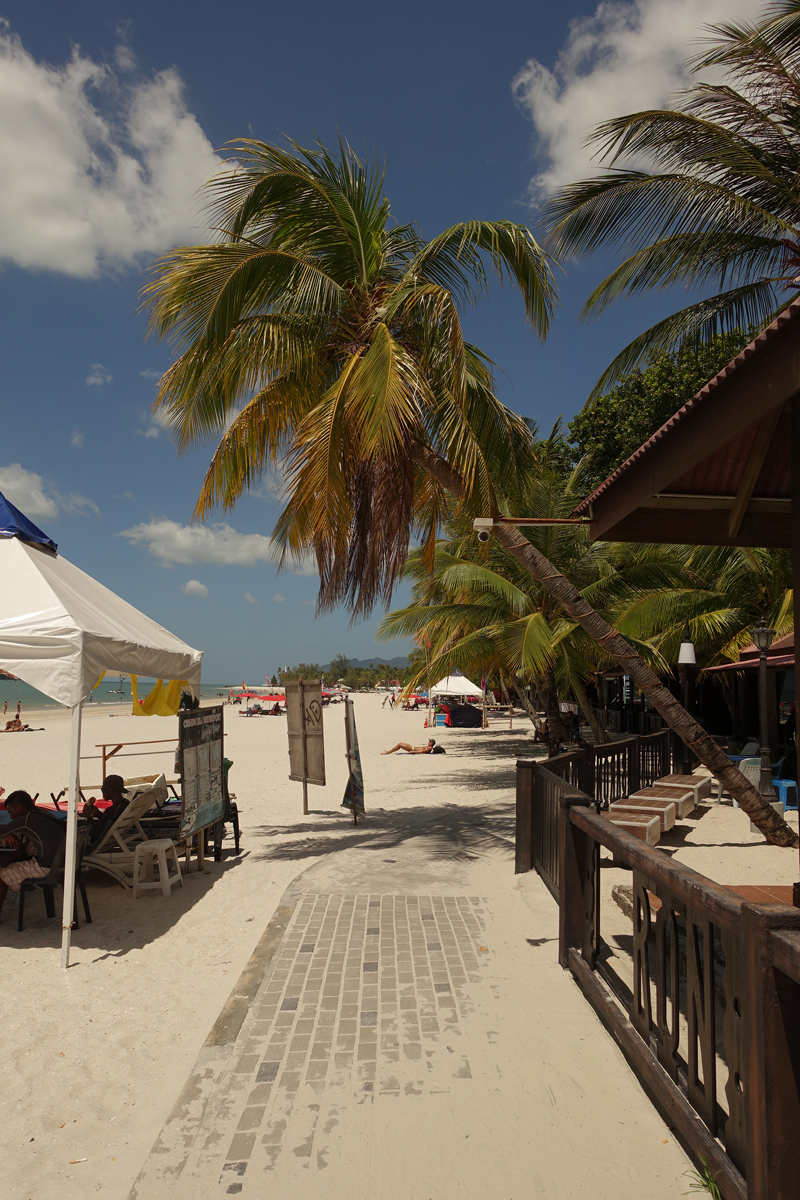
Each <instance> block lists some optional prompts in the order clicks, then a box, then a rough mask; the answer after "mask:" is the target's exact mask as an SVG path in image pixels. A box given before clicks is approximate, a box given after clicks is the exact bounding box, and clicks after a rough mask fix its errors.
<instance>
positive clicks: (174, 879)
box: [132, 838, 184, 900]
mask: <svg viewBox="0 0 800 1200" xmlns="http://www.w3.org/2000/svg"><path fill="white" fill-rule="evenodd" d="M170 866H172V867H174V870H173V871H170ZM155 867H158V879H155V878H154V869H155ZM176 883H179V884H180V885H181V887H183V886H184V884H183V875H181V864H180V863H179V862H178V854H177V850H176V847H175V843H174V842H173V841H172V840H171V839H170V838H158V839H155V840H152V841H147V842H139V845H138V846H137V847H136V850H135V851H134V856H133V883H132V887H133V898H134V900H135V899H136V898H137V897H138V895H139V892H146V891H151V890H153V889H156V888H158V889H160V891H161V894H162V896H170V895H172V887H173V885H174V884H176Z"/></svg>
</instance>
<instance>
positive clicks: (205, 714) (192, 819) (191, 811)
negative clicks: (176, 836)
mask: <svg viewBox="0 0 800 1200" xmlns="http://www.w3.org/2000/svg"><path fill="white" fill-rule="evenodd" d="M178 728H179V738H180V758H181V837H182V838H187V837H191V835H192V834H194V833H197V832H199V831H200V830H201V829H205V828H206V826H208V825H213V824H214V823H215V821H221V820H222V818H223V816H224V815H225V795H224V791H223V779H222V737H223V728H222V705H221V704H220V705H215V707H214V708H202V709H195V710H194V711H191V712H179V713H178Z"/></svg>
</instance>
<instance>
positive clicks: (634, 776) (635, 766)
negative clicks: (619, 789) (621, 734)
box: [628, 733, 641, 796]
mask: <svg viewBox="0 0 800 1200" xmlns="http://www.w3.org/2000/svg"><path fill="white" fill-rule="evenodd" d="M640 780H641V771H640V764H639V735H638V733H635V734H634V735H633V745H632V746H631V748H630V750H629V751H628V795H629V796H632V795H633V793H634V792H638V791H639V784H640Z"/></svg>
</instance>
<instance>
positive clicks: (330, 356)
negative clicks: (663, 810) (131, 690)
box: [144, 141, 796, 844]
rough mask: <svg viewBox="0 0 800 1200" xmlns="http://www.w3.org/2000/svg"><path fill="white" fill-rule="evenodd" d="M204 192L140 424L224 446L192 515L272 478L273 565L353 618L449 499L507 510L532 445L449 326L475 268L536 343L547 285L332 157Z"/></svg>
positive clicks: (536, 557) (542, 259) (174, 277)
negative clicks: (206, 213)
mask: <svg viewBox="0 0 800 1200" xmlns="http://www.w3.org/2000/svg"><path fill="white" fill-rule="evenodd" d="M235 149H236V152H237V154H238V161H237V162H236V164H235V166H234V168H233V169H232V170H230V171H227V172H225V173H223V174H222V175H220V176H219V177H217V178H216V179H215V180H214V181H212V183H211V184H210V185H209V186H210V193H211V206H210V207H211V213H212V221H213V224H214V227H215V228H216V229H217V231H218V237H219V240H218V241H217V242H216V243H212V244H211V245H203V246H189V247H183V248H180V249H177V250H174V251H172V252H171V253H169V254H167V255H165V256H164V257H163V258H161V259H160V260H159V261H158V262H157V263H156V265H155V267H154V271H153V274H152V277H151V280H150V282H149V283H148V285H147V287H146V289H145V293H144V300H145V303H146V304H147V305H148V306H149V308H150V320H151V329H153V330H154V331H155V332H156V333H157V334H158V335H159V336H161V337H163V338H167V339H170V340H171V341H172V343H173V345H174V346H175V347H176V349H177V350H178V351H179V355H178V358H177V360H176V362H175V363H174V365H173V366H172V367H171V368H170V369H169V370H168V371H167V373H166V374H165V376H164V377H163V379H162V381H161V385H160V389H159V393H158V398H157V401H156V405H155V407H156V408H157V409H158V410H160V411H161V412H162V414H163V415H164V417H165V419H166V421H167V424H168V425H169V427H170V428H171V430H172V433H173V436H174V438H175V440H176V441H177V444H178V446H179V447H180V448H187V447H189V446H192V445H195V444H197V443H198V442H203V441H207V440H209V439H212V438H219V442H218V445H217V449H216V451H215V452H214V455H213V458H212V461H211V465H210V467H209V469H208V472H207V475H206V478H205V482H204V484H203V488H202V491H201V494H200V498H199V500H198V504H197V510H196V511H197V514H198V515H199V516H201V517H202V516H205V515H206V514H207V513H208V512H210V511H211V509H212V508H213V507H215V506H216V505H218V504H221V505H222V506H223V507H225V508H230V507H231V506H233V505H234V504H235V502H236V500H237V499H238V498H239V496H240V495H241V494H242V492H243V491H244V490H246V489H247V488H248V487H249V486H250V485H251V483H255V482H257V481H258V480H260V479H261V477H262V476H263V474H264V472H265V471H268V470H277V471H278V474H279V477H280V479H281V485H280V486H281V490H282V495H283V498H284V500H285V506H284V509H283V512H282V513H281V515H280V517H279V519H278V523H277V526H276V529H275V532H274V536H275V538H276V541H277V543H278V545H279V547H281V549H282V552H283V554H284V556H285V557H286V556H291V555H302V554H307V553H313V554H314V555H315V556H316V561H317V565H318V568H319V573H320V593H319V605H320V607H321V608H327V607H332V606H333V605H334V604H337V603H341V602H344V603H346V604H347V605H348V606H349V607H350V608H351V609H352V610H353V613H354V616H357V615H364V614H366V613H368V612H369V611H370V610H371V608H372V607H373V606H374V604H375V603H376V601H377V600H378V599H383V600H384V601H385V602H388V600H389V598H390V596H391V593H392V588H393V585H394V584H395V582H396V580H397V578H398V576H399V574H400V572H401V571H402V568H403V564H404V562H405V559H406V556H407V552H408V547H409V542H410V537H411V534H412V532H416V533H417V534H418V535H419V536H420V537H421V538H422V540H423V543H424V545H425V546H426V550H427V553H428V561H429V563H432V558H433V551H434V547H435V537H436V529H437V527H438V524H439V521H440V517H442V516H443V515H444V513H445V510H446V505H447V503H448V496H449V498H450V500H451V501H453V500H454V501H455V502H456V504H457V505H458V506H460V508H461V511H462V512H463V513H464V514H465V515H468V516H479V515H480V516H486V515H492V516H495V515H497V514H498V512H499V506H498V500H497V491H496V488H497V489H500V490H501V491H503V492H505V493H507V494H509V495H516V490H517V486H518V481H519V479H520V478H521V475H522V474H523V471H524V470H525V469H526V468H528V467H529V466H530V462H531V454H532V437H531V432H530V430H529V429H528V426H527V425H526V423H525V422H524V421H523V420H521V419H520V418H519V417H516V416H514V415H513V414H512V413H510V412H509V411H508V409H506V408H505V407H504V406H503V405H501V404H500V403H499V402H498V401H497V399H496V398H495V396H494V394H493V392H492V375H491V367H492V364H491V363H490V361H489V360H488V359H487V358H486V357H485V356H484V355H482V354H481V353H480V351H479V350H477V349H476V348H475V347H474V346H471V345H469V344H468V343H466V342H464V340H463V337H462V333H461V324H460V312H461V310H462V309H463V307H464V306H465V305H466V304H468V303H471V302H472V301H473V300H474V299H475V297H476V296H477V295H478V294H480V293H481V292H482V291H484V290H485V288H486V286H487V283H488V274H487V269H488V270H491V271H492V272H495V271H496V272H497V274H498V276H499V277H500V279H501V280H502V279H503V278H504V277H505V276H508V277H509V278H510V279H511V280H512V281H513V282H514V283H515V284H516V286H517V287H518V288H519V290H520V292H521V295H522V298H523V302H524V305H525V311H526V315H527V317H528V320H529V321H530V323H531V324H532V326H533V327H534V329H535V330H536V331H537V332H538V333H539V334H540V336H544V334H545V333H546V331H547V327H548V323H549V320H550V316H551V312H552V308H553V304H554V295H555V294H554V287H553V281H552V276H551V273H550V269H549V265H548V262H547V259H546V256H545V255H544V253H543V252H542V251H541V249H540V248H539V246H538V245H537V243H536V242H535V240H534V239H533V237H532V235H531V234H530V233H529V232H528V230H527V229H524V228H522V227H521V226H518V225H513V224H511V223H510V222H505V221H500V222H486V221H470V222H464V223H461V224H458V225H454V226H452V227H451V228H450V229H448V230H445V232H444V233H442V234H440V235H439V236H438V237H436V238H434V239H433V241H431V242H427V243H426V242H424V241H423V240H422V238H421V236H420V234H419V231H418V230H417V228H416V227H415V226H409V225H406V226H399V227H393V226H392V225H391V223H390V213H389V203H388V201H387V200H386V198H385V196H384V195H383V190H382V187H383V179H382V176H381V175H380V174H379V172H377V170H376V169H375V168H374V167H369V166H365V165H364V164H363V163H361V162H360V161H359V159H358V158H357V157H356V156H355V155H354V154H353V152H352V151H351V150H350V149H349V147H347V146H343V145H340V154H339V157H338V158H334V157H333V156H332V155H331V154H329V153H328V151H326V150H325V149H324V148H323V147H319V148H318V149H316V150H314V151H307V150H303V149H302V148H301V147H298V146H295V147H294V153H289V152H287V151H283V150H280V149H278V148H276V147H274V146H270V145H267V144H266V143H264V142H253V141H248V142H243V143H239V144H238V145H237V146H236V147H235ZM497 537H498V540H499V541H500V542H501V544H502V545H504V546H505V547H506V548H507V549H508V550H509V551H510V552H511V553H512V555H513V556H514V557H515V558H517V559H518V560H519V561H520V562H521V563H522V564H523V565H524V567H525V569H526V570H528V571H529V572H530V573H531V574H532V575H533V576H534V577H535V578H536V579H537V580H538V581H539V582H540V583H542V585H543V586H544V587H545V589H546V590H547V591H548V593H549V594H550V595H552V596H553V597H554V598H555V599H556V600H557V601H558V602H559V603H560V604H561V605H562V607H563V608H564V609H565V611H566V613H567V615H568V616H569V617H571V618H573V619H575V620H576V621H577V622H578V623H579V624H580V625H581V627H582V628H583V629H584V630H585V631H586V632H587V633H588V634H589V636H590V637H592V638H594V640H595V641H599V642H600V644H601V645H602V646H603V648H604V649H605V650H607V651H608V652H609V653H610V654H611V655H613V656H614V657H615V658H616V659H617V660H618V661H622V662H624V663H625V666H626V670H627V671H628V673H629V674H631V675H632V677H633V678H634V681H635V682H636V683H637V684H638V686H640V687H641V688H642V689H643V690H644V691H645V692H646V693H647V694H648V695H649V696H650V698H651V700H652V701H653V704H654V707H655V708H657V709H658V711H659V712H661V713H662V715H663V716H664V717H665V719H666V720H667V722H668V724H670V725H671V726H672V728H674V729H675V730H676V731H677V732H678V733H679V734H680V736H681V737H683V738H684V739H685V740H688V741H690V743H691V744H692V745H693V748H694V749H695V752H696V753H697V756H698V758H700V759H701V761H703V762H704V763H706V765H707V766H709V767H710V768H711V769H712V770H713V771H714V772H715V773H716V774H718V775H720V777H721V778H722V779H723V782H724V783H725V786H726V787H727V788H728V790H729V791H731V792H732V794H733V795H734V796H735V797H736V799H737V800H738V801H739V803H740V804H741V806H742V808H743V809H744V810H745V811H746V812H747V813H749V814H751V815H752V817H753V820H754V821H755V822H756V823H757V824H758V826H759V828H760V829H762V831H763V832H764V834H765V836H767V837H768V838H770V839H771V840H773V841H777V842H781V843H782V844H784V843H785V844H793V841H794V840H796V839H795V835H794V834H793V833H792V831H791V830H790V829H789V828H788V826H786V825H785V823H784V822H783V821H782V820H781V818H779V817H778V816H777V814H776V813H775V812H774V811H773V810H772V809H771V808H770V807H769V806H768V805H766V804H765V803H763V801H762V800H761V798H760V796H759V795H758V793H757V792H756V790H755V789H754V788H753V787H752V786H750V785H749V784H748V783H747V781H746V780H745V779H744V777H743V776H742V775H741V774H740V772H738V771H737V770H736V769H735V768H734V767H733V765H732V764H731V763H730V762H729V760H728V759H727V758H726V757H725V755H724V754H722V752H721V751H720V750H719V747H718V746H717V745H716V743H715V742H713V740H712V739H710V738H707V737H706V735H705V734H704V733H703V731H702V729H701V728H700V727H699V726H698V725H697V724H696V722H694V721H693V720H692V718H690V717H689V716H688V714H687V713H685V712H684V711H683V709H681V707H680V705H678V704H677V702H676V701H675V700H674V699H673V697H672V696H670V694H669V692H667V690H666V689H665V688H662V687H661V685H660V684H659V682H658V679H657V678H656V676H655V675H653V673H652V672H651V671H650V670H649V668H648V667H647V666H646V664H645V663H644V662H642V661H641V660H640V658H639V656H638V655H637V654H636V653H635V652H634V651H633V650H632V648H631V647H630V646H629V644H628V643H627V642H626V641H625V640H624V639H623V638H621V637H620V636H619V635H618V634H616V633H615V631H614V630H612V629H611V628H610V626H609V625H608V624H607V622H605V621H604V620H603V618H602V617H600V616H599V615H598V614H597V613H595V612H594V611H593V610H592V608H591V607H590V605H589V604H588V603H587V601H586V600H585V599H584V598H583V597H581V595H580V593H579V592H578V591H577V590H576V589H575V588H574V587H573V586H572V585H571V584H570V583H568V581H567V580H566V579H565V578H564V576H563V575H562V574H561V573H560V572H558V571H556V569H555V567H553V565H552V563H550V562H549V561H548V559H547V558H546V557H545V555H544V554H542V553H541V552H540V551H539V550H538V549H537V548H536V547H535V546H534V545H533V544H532V543H531V542H530V541H529V540H528V539H527V538H526V537H524V536H523V535H522V534H520V533H518V532H517V531H516V530H514V529H512V528H508V527H503V528H500V529H499V530H498V531H497Z"/></svg>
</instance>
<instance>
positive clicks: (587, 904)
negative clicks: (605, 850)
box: [558, 794, 599, 970]
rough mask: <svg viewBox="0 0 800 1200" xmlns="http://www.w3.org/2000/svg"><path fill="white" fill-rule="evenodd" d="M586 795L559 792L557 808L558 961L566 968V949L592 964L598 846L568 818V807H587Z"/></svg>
mask: <svg viewBox="0 0 800 1200" xmlns="http://www.w3.org/2000/svg"><path fill="white" fill-rule="evenodd" d="M590 803H591V801H590V800H589V797H588V796H581V795H579V794H576V795H572V796H562V797H561V798H560V812H559V847H558V857H559V896H558V961H559V963H560V964H561V966H562V967H563V968H564V970H566V969H567V968H568V967H569V952H570V950H577V951H578V953H579V954H580V955H581V957H582V958H583V959H584V961H585V962H586V963H587V964H588V965H589V966H590V967H591V968H594V959H595V954H596V950H597V946H596V936H595V930H596V924H597V904H596V885H597V878H596V876H597V861H598V858H599V855H598V850H599V847H598V845H597V843H596V842H595V841H594V839H593V838H590V837H589V836H588V834H585V833H584V832H583V831H582V830H581V829H578V828H577V826H575V825H573V824H572V822H571V821H570V819H569V810H570V809H571V808H574V807H576V806H581V807H583V808H588V807H589V805H590Z"/></svg>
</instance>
